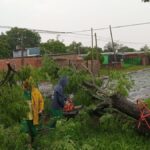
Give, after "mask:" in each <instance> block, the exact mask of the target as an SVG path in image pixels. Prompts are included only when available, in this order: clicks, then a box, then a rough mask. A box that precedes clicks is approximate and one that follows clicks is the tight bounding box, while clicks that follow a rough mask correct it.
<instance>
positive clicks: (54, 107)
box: [51, 77, 68, 127]
mask: <svg viewBox="0 0 150 150" xmlns="http://www.w3.org/2000/svg"><path fill="white" fill-rule="evenodd" d="M67 84H68V78H67V77H62V78H61V79H60V80H59V82H58V84H57V85H56V86H55V88H54V97H53V99H52V104H51V112H52V118H53V119H52V120H53V121H52V124H51V127H55V126H56V123H57V120H58V119H59V118H61V117H62V115H63V108H64V104H65V101H66V100H67V97H66V95H65V94H64V89H65V87H66V86H67Z"/></svg>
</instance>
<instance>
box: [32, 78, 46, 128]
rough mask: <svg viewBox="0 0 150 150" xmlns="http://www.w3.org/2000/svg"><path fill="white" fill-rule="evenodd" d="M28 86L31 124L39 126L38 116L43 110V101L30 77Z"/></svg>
mask: <svg viewBox="0 0 150 150" xmlns="http://www.w3.org/2000/svg"><path fill="white" fill-rule="evenodd" d="M29 84H30V85H31V99H32V112H33V124H34V125H35V126H36V125H39V115H40V114H41V113H42V112H43V110H44V99H43V96H42V94H41V92H40V91H39V89H38V88H36V87H35V84H34V81H33V79H32V77H30V78H29Z"/></svg>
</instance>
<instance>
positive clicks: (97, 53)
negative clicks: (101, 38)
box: [95, 33, 99, 60]
mask: <svg viewBox="0 0 150 150" xmlns="http://www.w3.org/2000/svg"><path fill="white" fill-rule="evenodd" d="M95 48H96V55H97V56H96V57H97V60H98V58H99V52H98V48H97V34H96V33H95Z"/></svg>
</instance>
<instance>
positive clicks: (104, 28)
mask: <svg viewBox="0 0 150 150" xmlns="http://www.w3.org/2000/svg"><path fill="white" fill-rule="evenodd" d="M148 24H150V22H143V23H136V24H127V25H120V26H112V29H119V28H125V27H133V26H141V25H148ZM108 29H109V27H103V28H95V29H93V30H95V31H100V30H108ZM90 31H91V30H80V31H72V33H79V32H90Z"/></svg>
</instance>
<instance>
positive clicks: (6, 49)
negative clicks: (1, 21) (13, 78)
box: [0, 34, 12, 58]
mask: <svg viewBox="0 0 150 150" xmlns="http://www.w3.org/2000/svg"><path fill="white" fill-rule="evenodd" d="M11 54H12V52H11V50H10V45H9V43H8V39H7V36H6V35H4V34H2V35H0V58H8V57H10V56H11Z"/></svg>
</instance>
